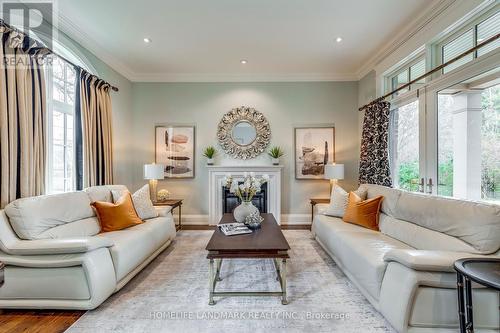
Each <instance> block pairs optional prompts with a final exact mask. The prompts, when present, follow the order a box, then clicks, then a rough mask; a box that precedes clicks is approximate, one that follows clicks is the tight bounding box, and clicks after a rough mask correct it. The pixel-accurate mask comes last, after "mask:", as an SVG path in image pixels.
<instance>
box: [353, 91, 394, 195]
mask: <svg viewBox="0 0 500 333" xmlns="http://www.w3.org/2000/svg"><path fill="white" fill-rule="evenodd" d="M390 106H391V104H390V103H389V102H386V101H378V102H375V103H373V104H371V105H369V106H368V107H367V109H366V110H365V119H364V121H363V134H362V137H361V156H360V161H359V183H360V184H377V185H384V186H392V180H391V170H390V163H389V147H388V146H389V143H388V141H389V113H390V110H389V109H390Z"/></svg>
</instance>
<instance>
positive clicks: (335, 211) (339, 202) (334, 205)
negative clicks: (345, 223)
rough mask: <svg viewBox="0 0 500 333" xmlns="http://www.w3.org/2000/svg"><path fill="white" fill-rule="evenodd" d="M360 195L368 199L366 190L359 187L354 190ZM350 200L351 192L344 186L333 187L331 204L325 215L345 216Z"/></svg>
mask: <svg viewBox="0 0 500 333" xmlns="http://www.w3.org/2000/svg"><path fill="white" fill-rule="evenodd" d="M354 193H356V194H357V195H358V197H360V198H362V199H363V200H364V199H366V190H362V189H361V188H358V189H357V190H356V191H354ZM348 201H349V193H347V192H346V191H345V190H344V189H343V188H342V187H340V186H338V185H335V186H334V187H333V188H332V194H331V196H330V205H329V206H328V208H327V210H326V211H325V213H324V214H325V215H328V216H334V217H344V213H345V210H346V208H347V203H348Z"/></svg>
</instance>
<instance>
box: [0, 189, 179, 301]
mask: <svg viewBox="0 0 500 333" xmlns="http://www.w3.org/2000/svg"><path fill="white" fill-rule="evenodd" d="M123 188H124V186H121V185H112V186H96V187H91V188H88V189H86V190H84V191H79V192H70V193H64V194H56V195H45V196H38V197H31V198H23V199H19V200H16V201H14V202H12V203H10V204H9V205H7V206H6V207H5V209H4V210H1V211H0V261H2V262H4V263H5V284H4V285H3V286H2V287H0V308H29V309H84V310H87V309H93V308H96V307H97V306H99V305H100V304H101V303H102V302H103V301H104V300H106V299H107V298H108V297H109V296H110V295H111V294H113V293H114V292H116V291H118V290H120V288H122V287H123V286H124V285H125V284H126V283H127V282H128V281H130V279H132V278H133V277H134V276H135V275H136V274H137V273H138V272H139V271H140V270H141V269H142V268H143V267H145V266H146V265H147V264H148V263H149V262H150V261H151V260H153V259H154V258H155V257H156V256H157V255H158V254H159V253H161V252H162V251H163V250H164V249H165V248H166V247H167V246H168V245H169V244H170V242H171V241H172V240H173V239H174V237H175V224H174V220H173V218H172V214H171V213H170V209H169V208H168V207H162V208H160V209H157V210H158V213H159V216H158V217H156V218H152V219H148V220H145V222H144V223H143V224H140V225H137V226H134V227H131V228H128V229H124V230H120V231H113V232H107V233H99V232H100V227H99V222H98V220H97V217H96V216H95V214H94V211H93V209H92V207H91V206H90V203H91V202H92V201H96V200H99V201H108V202H111V201H112V195H111V190H112V189H123Z"/></svg>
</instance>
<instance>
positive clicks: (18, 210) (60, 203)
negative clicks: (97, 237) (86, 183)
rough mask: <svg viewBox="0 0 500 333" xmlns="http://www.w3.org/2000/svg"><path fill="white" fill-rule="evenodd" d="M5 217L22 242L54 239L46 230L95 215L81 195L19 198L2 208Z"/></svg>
mask: <svg viewBox="0 0 500 333" xmlns="http://www.w3.org/2000/svg"><path fill="white" fill-rule="evenodd" d="M5 214H6V215H7V217H8V218H9V222H10V224H11V226H12V229H14V231H15V232H16V234H17V236H18V237H19V238H21V239H43V238H53V237H51V236H50V235H48V234H47V233H46V232H47V231H48V230H49V229H52V228H55V227H58V226H62V225H65V224H68V223H71V222H75V221H79V220H84V219H88V218H90V217H93V216H95V215H94V211H93V210H92V207H91V206H90V200H89V197H88V195H87V194H86V193H84V192H68V193H61V194H53V195H42V196H37V197H30V198H23V199H18V200H15V201H13V202H11V203H10V204H8V205H7V206H6V207H5ZM69 236H76V235H69ZM85 236H92V235H85Z"/></svg>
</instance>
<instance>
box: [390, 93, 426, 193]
mask: <svg viewBox="0 0 500 333" xmlns="http://www.w3.org/2000/svg"><path fill="white" fill-rule="evenodd" d="M389 152H390V159H391V173H392V179H393V184H394V187H396V188H401V189H405V190H408V191H418V190H419V178H420V175H419V174H420V172H419V112H418V100H416V101H414V102H411V103H408V104H406V105H403V106H401V107H399V108H397V109H394V110H391V122H390V149H389Z"/></svg>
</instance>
